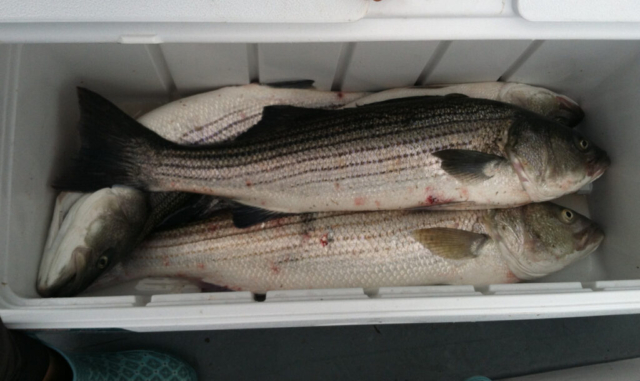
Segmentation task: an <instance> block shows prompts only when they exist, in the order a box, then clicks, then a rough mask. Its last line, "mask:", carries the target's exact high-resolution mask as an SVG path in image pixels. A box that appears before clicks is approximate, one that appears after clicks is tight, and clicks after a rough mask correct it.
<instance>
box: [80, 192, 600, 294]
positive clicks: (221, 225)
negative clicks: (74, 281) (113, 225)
mask: <svg viewBox="0 0 640 381" xmlns="http://www.w3.org/2000/svg"><path fill="white" fill-rule="evenodd" d="M603 239H604V232H603V231H602V230H601V229H600V227H598V225H597V224H595V223H594V222H592V221H591V220H589V219H588V218H587V217H585V216H582V215H580V214H578V213H576V212H574V211H573V210H571V209H567V208H563V207H561V206H558V205H555V204H552V203H539V204H529V205H526V206H522V207H518V208H509V209H496V210H478V211H425V210H420V211H385V212H355V213H341V212H322V213H312V214H298V215H292V216H287V217H282V218H279V219H275V220H271V221H269V222H266V223H264V224H262V225H256V226H253V227H250V228H247V229H238V228H236V227H234V225H233V222H232V218H231V216H230V215H229V214H221V215H217V216H216V217H213V218H212V219H210V220H207V221H202V222H200V223H196V224H190V225H187V226H183V227H181V228H177V229H173V230H166V231H162V232H157V233H153V234H152V235H151V236H149V237H148V239H147V240H146V241H144V242H143V243H142V244H141V245H140V246H139V247H138V249H136V251H135V252H134V253H133V254H132V255H131V256H130V257H129V258H127V259H126V260H124V261H122V262H121V263H120V264H118V265H117V266H115V267H114V268H112V269H111V270H110V271H109V272H108V273H105V274H103V276H102V277H100V278H99V279H98V280H97V281H96V283H95V284H94V285H92V286H91V289H92V290H97V289H100V288H105V287H108V286H112V285H116V284H119V283H121V282H126V281H131V280H135V279H143V278H148V277H171V278H185V279H189V280H192V281H195V282H204V283H209V284H213V285H216V286H220V287H225V288H228V289H231V290H236V291H251V292H254V293H257V294H264V293H266V292H267V291H273V290H291V289H329V288H352V287H356V288H378V287H396V286H397V287H401V286H420V285H432V284H433V285H436V284H454V285H474V286H484V285H489V284H497V283H514V282H520V281H530V280H534V279H538V278H540V277H543V276H545V275H547V274H550V273H553V272H556V271H559V270H561V269H562V268H564V267H566V266H568V265H570V264H572V263H574V262H576V261H578V260H580V259H582V258H584V257H585V256H587V255H588V254H590V253H591V252H593V251H594V250H596V248H597V247H598V246H599V245H600V243H601V242H602V240H603Z"/></svg>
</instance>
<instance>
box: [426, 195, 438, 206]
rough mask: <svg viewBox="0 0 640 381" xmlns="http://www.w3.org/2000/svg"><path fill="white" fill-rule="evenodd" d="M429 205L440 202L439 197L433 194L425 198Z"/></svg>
mask: <svg viewBox="0 0 640 381" xmlns="http://www.w3.org/2000/svg"><path fill="white" fill-rule="evenodd" d="M425 202H426V204H427V205H433V204H437V203H438V198H437V197H433V196H427V199H426V200H425Z"/></svg>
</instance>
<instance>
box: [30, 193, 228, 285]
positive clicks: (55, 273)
mask: <svg viewBox="0 0 640 381" xmlns="http://www.w3.org/2000/svg"><path fill="white" fill-rule="evenodd" d="M218 201H219V200H217V199H214V198H212V197H208V196H201V195H194V194H188V193H177V192H173V193H154V194H148V193H145V192H142V191H139V190H136V189H134V188H127V187H113V188H104V189H101V190H99V191H97V192H94V193H91V194H82V193H68V192H66V193H62V194H60V195H59V196H58V198H57V200H56V206H55V209H54V214H53V219H52V222H51V227H50V230H49V236H48V239H47V243H46V244H45V249H44V253H43V255H42V259H41V262H40V268H39V270H38V279H37V284H36V289H37V291H38V293H39V294H40V295H41V296H43V297H52V296H55V297H68V296H74V295H77V294H78V293H80V292H82V291H84V290H85V289H86V288H87V287H88V286H89V285H90V284H91V283H92V282H93V281H94V280H95V279H96V278H97V277H98V276H99V275H100V274H102V273H103V272H104V271H107V270H108V269H109V268H111V267H112V266H113V265H115V264H116V263H118V262H119V261H120V260H122V258H124V257H126V256H128V255H130V254H131V252H132V251H133V249H134V248H135V247H136V246H137V245H138V244H139V243H140V242H142V240H143V239H144V238H145V237H146V236H147V234H149V232H151V230H153V229H155V228H164V229H166V228H169V227H172V226H176V225H180V224H181V223H183V222H185V221H193V220H199V219H202V218H205V217H208V216H210V215H213V214H215V208H219V207H218V206H217V204H218ZM221 204H223V203H221ZM70 263H71V264H70Z"/></svg>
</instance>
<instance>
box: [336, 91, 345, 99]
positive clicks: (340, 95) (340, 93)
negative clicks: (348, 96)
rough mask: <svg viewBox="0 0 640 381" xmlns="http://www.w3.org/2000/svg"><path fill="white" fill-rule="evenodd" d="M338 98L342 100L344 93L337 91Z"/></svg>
mask: <svg viewBox="0 0 640 381" xmlns="http://www.w3.org/2000/svg"><path fill="white" fill-rule="evenodd" d="M337 95H338V98H340V99H342V98H344V93H343V92H342V91H338V94H337Z"/></svg>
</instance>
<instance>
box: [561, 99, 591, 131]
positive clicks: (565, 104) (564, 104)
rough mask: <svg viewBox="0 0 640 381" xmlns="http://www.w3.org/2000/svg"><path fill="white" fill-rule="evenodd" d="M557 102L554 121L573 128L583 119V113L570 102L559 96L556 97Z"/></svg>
mask: <svg viewBox="0 0 640 381" xmlns="http://www.w3.org/2000/svg"><path fill="white" fill-rule="evenodd" d="M556 100H557V101H558V105H559V107H558V112H557V114H556V115H555V116H554V117H555V119H556V121H558V122H560V123H562V124H564V125H566V126H569V127H575V126H576V125H578V123H580V122H581V121H582V119H584V111H583V110H582V108H581V107H580V106H578V105H577V104H576V103H575V102H573V101H572V100H570V99H568V98H566V97H563V96H561V95H557V96H556Z"/></svg>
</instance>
